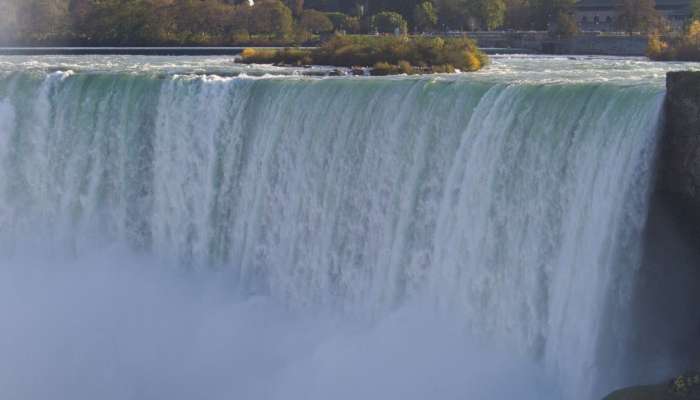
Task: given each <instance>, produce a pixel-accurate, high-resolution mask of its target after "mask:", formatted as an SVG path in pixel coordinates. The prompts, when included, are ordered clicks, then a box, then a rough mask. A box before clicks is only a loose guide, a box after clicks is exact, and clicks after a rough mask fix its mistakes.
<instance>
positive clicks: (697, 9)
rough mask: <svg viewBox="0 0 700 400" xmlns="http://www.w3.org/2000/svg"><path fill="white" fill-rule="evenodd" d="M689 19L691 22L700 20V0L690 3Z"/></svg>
mask: <svg viewBox="0 0 700 400" xmlns="http://www.w3.org/2000/svg"><path fill="white" fill-rule="evenodd" d="M690 19H691V20H693V21H698V20H700V0H691V1H690Z"/></svg>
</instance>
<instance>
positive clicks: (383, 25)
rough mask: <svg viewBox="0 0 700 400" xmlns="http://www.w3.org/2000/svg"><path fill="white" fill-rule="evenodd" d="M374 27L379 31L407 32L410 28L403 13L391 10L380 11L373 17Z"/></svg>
mask: <svg viewBox="0 0 700 400" xmlns="http://www.w3.org/2000/svg"><path fill="white" fill-rule="evenodd" d="M371 25H372V29H374V30H376V31H377V32H379V33H394V32H396V31H397V30H398V31H399V33H403V34H405V33H406V31H407V30H408V23H407V22H406V20H405V19H404V18H403V16H401V14H399V13H396V12H391V11H385V12H380V13H379V14H376V15H375V16H373V17H372V23H371Z"/></svg>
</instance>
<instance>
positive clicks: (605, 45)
mask: <svg viewBox="0 0 700 400" xmlns="http://www.w3.org/2000/svg"><path fill="white" fill-rule="evenodd" d="M467 34H468V36H469V37H471V38H473V39H474V40H476V42H477V43H478V45H479V46H480V47H487V48H488V47H497V48H514V49H522V50H525V51H526V52H530V53H542V54H571V55H613V56H644V54H645V53H646V47H647V38H646V37H644V36H625V35H601V34H598V33H595V32H587V33H582V34H580V35H577V36H575V37H573V38H568V39H565V38H554V37H551V36H550V35H549V33H548V32H539V31H533V32H468V33H467Z"/></svg>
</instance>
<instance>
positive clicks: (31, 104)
mask: <svg viewBox="0 0 700 400" xmlns="http://www.w3.org/2000/svg"><path fill="white" fill-rule="evenodd" d="M661 98H662V93H661V92H660V90H659V89H658V88H656V87H647V86H635V85H613V84H610V85H606V84H593V83H587V84H554V85H539V84H532V83H520V84H516V83H513V84H504V83H498V82H493V81H488V80H471V79H457V80H447V81H440V80H430V79H409V78H406V79H354V80H350V79H299V78H282V79H280V78H275V79H248V78H235V79H218V78H212V77H202V76H187V75H184V76H175V77H172V76H170V77H167V78H165V79H162V78H158V79H156V78H155V77H151V76H148V75H146V74H99V73H90V74H87V73H85V74H81V73H77V74H74V75H72V76H66V75H65V74H63V75H60V74H52V75H48V76H39V75H38V74H31V73H14V74H10V75H8V76H6V77H5V78H4V79H2V80H0V144H6V145H5V146H2V147H1V148H0V164H1V165H2V166H3V168H2V170H1V171H0V222H3V224H2V227H0V235H2V237H1V239H2V241H3V245H2V247H0V248H2V249H4V250H3V251H7V252H9V251H10V250H9V249H7V248H8V247H13V252H15V253H16V252H18V251H20V249H27V248H33V249H38V250H37V251H41V250H42V249H47V248H51V250H50V251H48V250H47V254H49V255H52V254H56V252H57V250H56V249H61V248H64V249H66V250H65V252H66V253H68V254H69V256H70V257H76V258H77V259H80V257H81V254H87V253H89V254H93V252H94V249H95V248H101V247H107V248H111V246H114V245H116V244H118V245H119V246H124V248H127V249H130V250H129V251H133V252H134V253H135V254H147V255H148V257H152V258H153V259H155V260H158V263H162V264H168V265H179V266H184V267H185V268H187V269H191V270H200V271H209V270H217V271H226V276H227V278H228V279H231V282H233V283H232V284H231V286H234V287H235V290H236V291H237V292H240V294H241V295H243V296H265V297H267V298H272V299H275V301H278V302H281V303H283V304H285V305H286V306H287V307H289V308H291V309H293V310H295V312H298V313H302V314H303V313H304V312H305V311H306V310H318V309H323V310H324V312H326V313H330V314H332V315H336V316H341V317H339V318H345V317H349V318H350V317H351V319H353V320H362V321H365V322H372V321H375V322H378V323H381V321H383V320H384V318H385V317H386V316H387V315H391V314H392V313H393V312H395V311H396V310H397V309H401V308H403V307H404V305H405V304H407V303H420V304H422V305H426V304H427V305H428V308H422V309H424V310H425V309H429V310H431V311H430V312H436V313H437V314H438V315H440V316H443V317H444V316H449V318H450V319H451V320H453V321H458V325H459V326H460V329H463V330H464V332H465V335H466V336H465V337H470V338H475V340H478V341H482V340H487V339H488V340H487V341H489V342H490V343H496V344H497V347H500V348H501V349H506V350H507V351H508V352H511V353H512V354H514V355H517V357H518V358H521V357H522V358H525V359H527V360H529V361H531V362H534V363H536V364H537V365H540V366H541V367H542V369H543V370H544V371H547V373H552V374H555V375H556V376H557V377H558V379H559V381H560V382H561V384H562V386H563V387H564V388H565V390H564V391H565V393H566V395H567V398H580V399H587V398H590V396H592V395H594V394H599V393H600V392H599V391H600V390H601V389H607V388H609V386H610V385H612V384H614V383H615V382H614V381H613V382H611V381H607V380H601V377H608V376H611V375H612V373H613V372H614V369H615V368H618V367H620V366H619V365H616V364H615V363H616V360H617V358H618V355H619V354H616V353H615V352H619V351H621V350H620V348H621V345H620V343H621V342H624V340H625V339H624V331H623V330H621V329H620V326H618V325H616V321H621V320H622V319H623V318H624V312H623V311H624V309H625V301H626V299H627V298H628V295H629V293H628V290H629V289H628V286H629V285H630V282H631V281H633V280H634V274H635V270H636V267H637V265H636V264H637V263H638V260H637V258H636V255H637V254H638V251H639V249H638V244H639V238H640V235H641V230H642V225H643V222H644V215H645V209H646V198H647V195H648V193H647V192H648V188H649V182H650V176H651V173H650V163H651V160H652V156H653V152H654V145H655V140H656V124H657V119H658V115H659V111H660V108H661ZM9 243H13V244H12V245H10V244H9ZM27 243H32V245H31V246H28V245H27ZM620 310H622V311H620ZM608 321H613V322H608ZM398 348H401V347H400V346H399V347H398ZM610 352H612V353H610ZM604 353H605V354H604ZM514 357H515V356H514Z"/></svg>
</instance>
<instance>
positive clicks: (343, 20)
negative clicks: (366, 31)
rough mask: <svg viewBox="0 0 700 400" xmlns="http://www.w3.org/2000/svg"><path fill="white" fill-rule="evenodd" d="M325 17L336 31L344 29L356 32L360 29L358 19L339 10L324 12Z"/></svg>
mask: <svg viewBox="0 0 700 400" xmlns="http://www.w3.org/2000/svg"><path fill="white" fill-rule="evenodd" d="M326 17H328V19H330V20H331V22H332V23H333V28H334V29H335V30H336V31H345V32H350V33H358V32H359V31H360V19H359V18H357V17H351V16H349V15H347V14H343V13H341V12H329V13H326Z"/></svg>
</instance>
